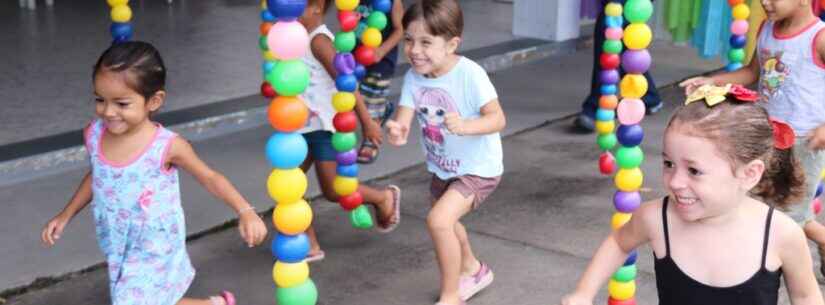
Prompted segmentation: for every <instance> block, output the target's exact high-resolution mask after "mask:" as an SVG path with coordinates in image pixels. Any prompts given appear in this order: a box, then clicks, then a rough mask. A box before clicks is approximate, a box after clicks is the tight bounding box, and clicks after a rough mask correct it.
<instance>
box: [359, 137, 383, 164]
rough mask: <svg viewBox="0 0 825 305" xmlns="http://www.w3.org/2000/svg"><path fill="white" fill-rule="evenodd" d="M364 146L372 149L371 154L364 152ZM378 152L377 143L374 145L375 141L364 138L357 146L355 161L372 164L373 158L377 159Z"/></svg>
mask: <svg viewBox="0 0 825 305" xmlns="http://www.w3.org/2000/svg"><path fill="white" fill-rule="evenodd" d="M364 148H370V149H372V154H371V155H367V154H366V153H365V152H364ZM378 152H379V151H378V145H375V143H372V142H370V141H366V140H365V141H364V142H362V143H361V147H360V148H358V159H357V162H358V163H361V164H372V163H373V162H375V159H378Z"/></svg>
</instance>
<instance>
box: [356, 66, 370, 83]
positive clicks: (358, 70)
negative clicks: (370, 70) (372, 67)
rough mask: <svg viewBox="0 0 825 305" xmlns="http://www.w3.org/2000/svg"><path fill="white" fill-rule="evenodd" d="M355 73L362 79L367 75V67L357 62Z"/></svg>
mask: <svg viewBox="0 0 825 305" xmlns="http://www.w3.org/2000/svg"><path fill="white" fill-rule="evenodd" d="M353 73H354V74H355V77H357V78H358V80H362V79H364V77H365V76H367V68H365V67H364V65H362V64H357V65H355V71H354V72H353Z"/></svg>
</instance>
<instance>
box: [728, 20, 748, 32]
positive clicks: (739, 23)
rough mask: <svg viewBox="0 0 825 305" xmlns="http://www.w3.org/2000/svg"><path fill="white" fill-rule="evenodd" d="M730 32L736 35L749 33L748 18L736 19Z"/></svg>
mask: <svg viewBox="0 0 825 305" xmlns="http://www.w3.org/2000/svg"><path fill="white" fill-rule="evenodd" d="M730 32H731V33H733V34H734V35H745V34H747V33H748V21H747V20H734V21H733V22H731V24H730Z"/></svg>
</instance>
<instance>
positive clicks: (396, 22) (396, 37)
mask: <svg viewBox="0 0 825 305" xmlns="http://www.w3.org/2000/svg"><path fill="white" fill-rule="evenodd" d="M403 18H404V5H403V4H401V0H396V1H393V3H392V11H390V22H392V33H390V36H387V39H385V40H384V43H382V44H381V46H379V47H378V48H376V49H375V61H376V62H379V61H381V59H383V58H384V56H386V55H387V53H388V52H389V51H390V50H392V48H394V47H395V46H397V45H398V43H399V42H401V38H403V37H404V25H403V24H402V23H401V19H403Z"/></svg>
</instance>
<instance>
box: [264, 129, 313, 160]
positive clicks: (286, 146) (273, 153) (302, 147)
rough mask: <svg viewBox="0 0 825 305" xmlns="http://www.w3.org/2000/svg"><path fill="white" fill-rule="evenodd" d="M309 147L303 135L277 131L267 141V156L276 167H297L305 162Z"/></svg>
mask: <svg viewBox="0 0 825 305" xmlns="http://www.w3.org/2000/svg"><path fill="white" fill-rule="evenodd" d="M308 149H309V148H308V147H307V142H306V140H305V139H304V136H303V135H301V134H299V133H297V132H291V133H281V132H276V133H274V134H272V136H271V137H269V140H268V141H266V158H267V159H269V163H270V164H272V166H273V167H275V168H280V169H290V168H295V167H298V166H300V165H301V163H304V160H305V159H306V156H307V151H308Z"/></svg>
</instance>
